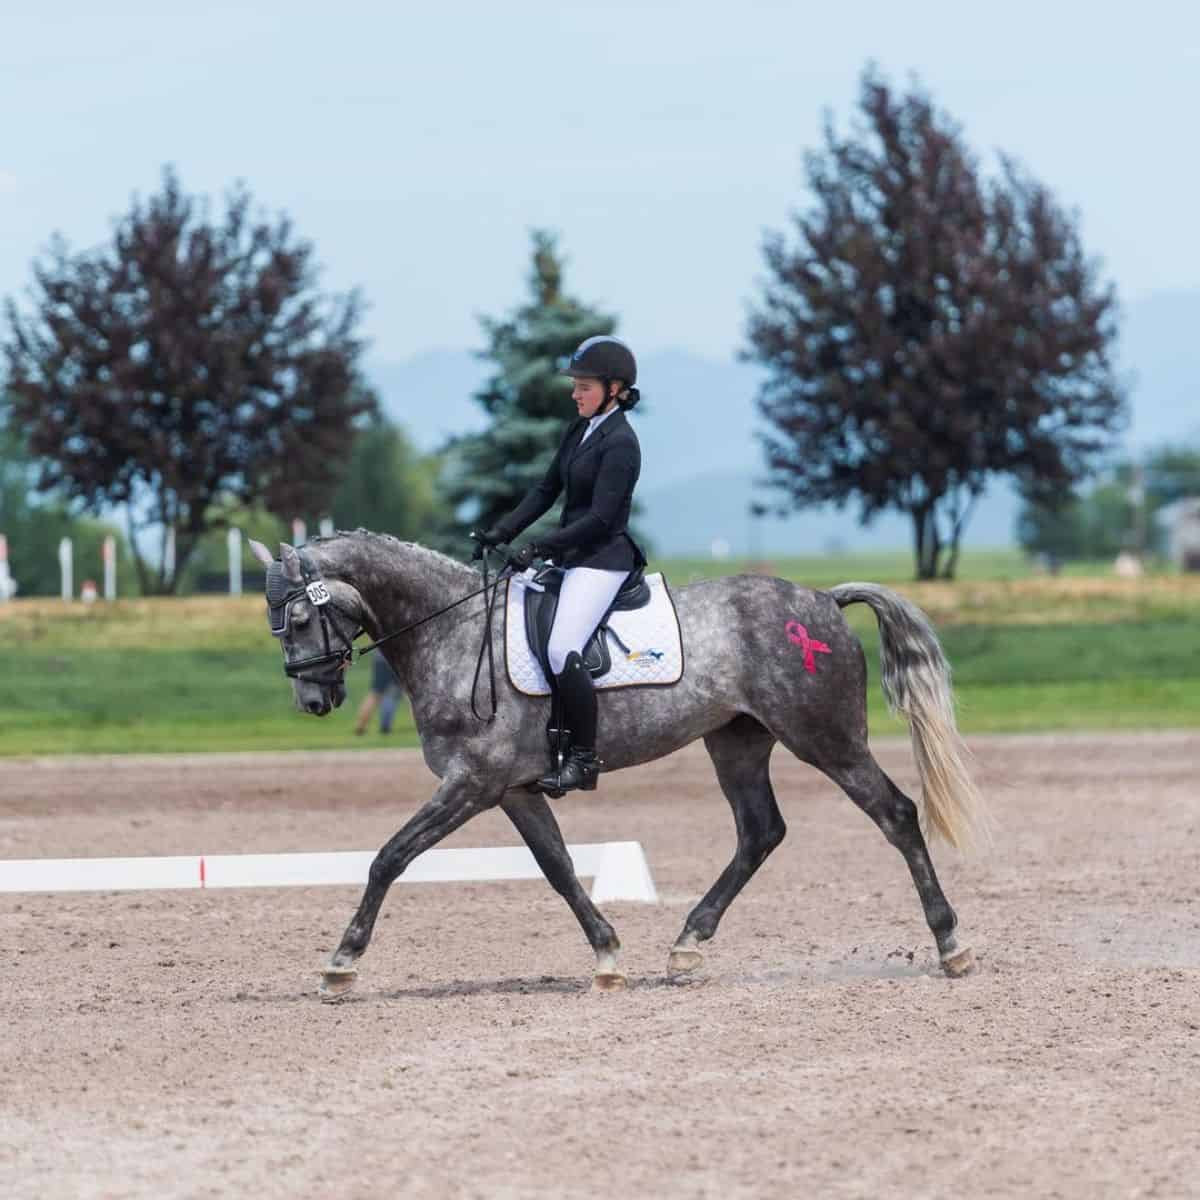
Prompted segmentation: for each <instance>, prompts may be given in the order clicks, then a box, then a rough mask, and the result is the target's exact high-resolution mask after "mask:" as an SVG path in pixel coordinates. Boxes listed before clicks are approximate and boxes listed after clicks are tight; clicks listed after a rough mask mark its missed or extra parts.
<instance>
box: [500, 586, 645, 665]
mask: <svg viewBox="0 0 1200 1200" xmlns="http://www.w3.org/2000/svg"><path fill="white" fill-rule="evenodd" d="M562 581H563V568H562V567H543V568H542V570H541V571H539V572H538V573H537V575H536V576H535V577H534V583H536V584H537V585H538V586H539V587H541V588H542V589H544V590H543V591H536V590H535V589H534V588H525V589H524V592H525V636H526V637H527V638H528V640H529V647H530V649H531V650H532V651H533V653H534V655H535V656H536V657H537V660H538V662H539V663H540V664H541V667H542V671H543V672H544V673H545V676H546V678H547V679H550V680H552V679H553V678H554V673H553V672H552V671H551V670H550V660H549V658H548V656H547V654H546V647H547V646H548V644H549V642H550V631H551V629H553V628H554V614H555V613H556V612H557V611H558V594H559V591H560V589H561V588H562ZM649 603H650V585H649V584H648V583H647V582H646V579H645V569H644V568H643V567H638V568H637V570H635V571H634V572H633V573H632V574H631V575H630V576H629V578H628V579H626V580H625V582H624V583H623V584H622V585H621V590H620V591H619V592H618V593H617V595H616V598H615V599H614V600H613V602H612V604H611V605H610V606H609V609H608V612H606V613H605V614H604V616H603V618H602V619H601V621H600V625H599V627H598V628H597V630H596V632H595V633H593V634H592V636H591V637H590V638H588V643H587V645H586V646H585V647H584V650H583V665H584V666H585V667H587V670H588V674H590V675H591V676H592V677H593V678H595V677H596V676H598V675H604V674H607V672H608V670H609V668H610V667H611V666H612V658H611V657H610V655H609V650H608V638H607V637H605V636H604V635H605V634H606V633H608V632H611V631H610V630H609V628H608V624H607V622H608V617H609V614H610V613H614V612H624V611H627V610H630V609H635V608H644V607H645V606H646V605H647V604H649ZM613 636H614V637H616V634H615V633H614V634H613ZM617 640H618V641H620V639H619V638H618V639H617Z"/></svg>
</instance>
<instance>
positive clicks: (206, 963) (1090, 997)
mask: <svg viewBox="0 0 1200 1200" xmlns="http://www.w3.org/2000/svg"><path fill="white" fill-rule="evenodd" d="M972 745H973V747H974V749H975V751H976V753H977V756H978V766H979V773H980V778H981V780H982V782H983V784H984V787H985V790H986V792H987V793H988V794H989V796H990V798H991V800H992V802H993V804H994V807H995V810H996V813H997V815H998V818H999V826H1000V828H999V834H998V840H997V844H996V847H995V849H994V850H992V851H991V852H990V853H988V854H986V855H983V856H981V857H977V858H973V859H960V858H959V857H957V856H956V855H953V854H950V853H948V852H945V851H939V852H937V858H938V862H939V867H940V870H941V873H942V877H943V882H944V883H945V885H946V890H947V893H948V895H949V897H950V900H951V902H952V903H953V904H954V905H955V907H956V908H957V909H958V913H959V917H960V921H961V927H962V929H963V931H964V932H965V934H966V936H967V938H968V939H969V940H970V941H971V942H972V943H973V944H974V947H975V949H976V951H977V953H978V956H979V960H980V962H979V969H978V970H977V972H976V973H975V974H974V975H973V976H971V977H970V978H968V979H965V980H960V981H950V980H947V979H944V978H942V977H941V975H940V974H939V972H938V970H937V967H936V962H935V957H934V952H933V942H932V938H931V937H930V935H929V934H928V932H927V930H926V929H925V927H924V924H923V921H922V918H921V913H920V908H919V906H918V903H917V898H916V894H915V892H914V890H913V888H912V886H911V884H910V882H909V879H908V876H907V872H906V871H905V869H904V865H903V862H902V861H901V859H900V858H899V856H898V855H897V854H895V852H894V851H892V850H891V849H890V848H889V847H888V846H887V844H886V843H885V842H884V840H883V838H882V837H881V836H880V835H879V834H878V833H877V832H876V830H875V829H874V827H873V826H871V825H870V824H869V823H868V822H867V820H866V819H865V818H864V817H863V816H862V815H861V814H859V813H858V811H857V810H856V809H854V808H853V806H852V805H851V804H850V802H849V801H848V800H847V799H845V798H844V797H843V796H841V795H840V793H837V792H835V791H834V789H833V788H832V786H831V785H830V784H828V783H827V782H826V781H825V780H824V779H823V778H821V777H820V776H818V775H817V774H816V773H815V772H813V771H811V770H810V769H808V768H805V767H803V766H801V765H800V764H798V763H796V762H794V761H793V760H791V759H790V758H789V757H788V756H787V755H786V753H785V752H783V751H778V752H777V755H776V760H775V783H776V791H777V792H778V794H779V797H780V802H781V805H782V807H783V810H784V813H785V816H786V817H787V819H788V823H789V826H790V834H789V837H788V839H787V840H786V841H785V843H784V844H783V846H782V847H781V849H780V850H779V851H778V852H777V853H776V855H775V856H774V857H773V858H772V859H771V860H770V861H769V862H768V863H767V864H766V866H765V867H764V868H763V870H762V871H761V872H760V874H759V875H758V877H757V878H756V879H755V880H754V881H753V882H752V883H751V885H750V886H749V888H748V889H747V890H746V892H745V893H744V894H743V895H742V897H741V898H740V899H739V900H738V901H737V902H736V903H735V904H734V906H733V907H732V908H731V909H730V911H729V914H728V916H727V917H726V920H725V923H724V924H723V926H722V928H721V930H720V932H719V934H718V936H717V938H716V939H715V940H714V941H713V942H711V943H710V944H709V947H708V956H707V961H706V967H705V970H704V972H703V974H702V975H701V976H700V978H698V979H697V980H695V981H694V982H690V983H686V984H668V983H667V982H666V981H665V976H664V971H665V965H666V955H667V949H668V947H669V945H670V943H671V942H672V940H673V939H674V937H675V935H676V933H677V932H678V930H679V928H680V926H681V924H682V922H683V919H684V915H685V913H686V911H687V909H688V907H689V906H690V905H691V904H692V903H693V902H694V900H695V899H696V898H697V897H698V896H699V894H700V893H701V892H702V891H703V890H704V889H705V888H706V887H707V886H708V884H709V883H710V882H711V881H712V880H713V879H714V878H715V876H716V875H717V873H718V872H719V871H720V869H721V867H722V866H723V865H724V862H725V861H726V859H727V858H728V855H729V852H730V850H731V847H732V843H733V834H732V827H731V821H730V818H729V814H728V811H727V809H726V807H725V804H724V801H723V799H722V798H721V796H720V793H719V792H718V790H717V788H716V784H715V781H714V779H713V777H712V773H711V770H710V768H709V765H708V760H707V758H706V756H705V755H704V752H703V750H702V749H700V748H698V747H693V748H691V749H689V750H687V751H685V752H684V753H681V754H679V755H676V756H674V757H672V758H670V759H668V760H666V761H664V762H662V763H658V764H655V765H652V766H649V767H644V768H639V769H637V770H635V771H629V772H624V773H618V774H614V775H612V776H608V777H605V779H604V780H603V781H602V783H601V788H600V791H598V792H597V793H596V794H595V795H594V796H589V797H585V798H577V799H567V800H563V801H560V802H559V803H558V805H557V809H558V811H559V813H560V816H561V819H562V822H563V825H564V828H565V831H566V834H567V837H568V840H569V841H575V842H590V841H607V840H625V839H633V838H636V839H639V840H640V841H641V842H642V843H643V844H644V846H645V848H646V852H647V855H648V858H649V861H650V865H651V868H652V870H653V873H654V877H655V881H656V883H657V885H658V888H659V891H660V894H661V903H659V904H658V905H656V906H650V905H634V904H612V905H608V906H606V908H607V911H608V912H609V915H610V917H612V918H613V919H614V921H615V924H616V925H617V928H618V931H619V932H620V934H621V936H622V939H623V941H624V944H625V948H626V957H625V962H626V967H627V969H628V970H629V973H630V979H631V983H632V986H631V988H630V989H629V990H628V991H627V992H626V993H624V994H615V995H596V994H592V993H590V992H589V991H588V987H587V985H588V981H589V976H590V971H591V964H592V956H591V952H590V950H589V949H588V947H587V945H586V942H585V941H584V939H583V936H582V934H581V933H580V932H579V930H578V928H577V926H576V924H575V922H574V919H573V918H572V916H571V914H570V912H569V911H568V909H567V908H566V906H565V905H564V904H563V903H562V902H561V901H560V900H559V899H558V897H557V896H556V895H554V893H552V892H551V891H550V889H549V888H548V887H547V886H546V885H545V884H543V883H541V882H528V883H503V884H475V885H469V886H467V885H455V884H419V885H408V886H403V885H401V886H397V888H396V889H395V890H394V891H393V893H392V895H391V897H390V898H389V901H388V903H387V905H386V907H385V910H384V915H383V918H382V919H381V920H380V923H379V926H378V929H377V932H376V936H375V941H374V943H373V944H372V946H371V949H370V950H369V952H368V954H367V956H366V957H365V958H364V959H363V961H362V968H363V970H362V975H361V977H360V984H359V991H358V992H357V994H356V995H355V997H354V998H353V999H352V1000H350V1001H348V1002H346V1003H343V1004H341V1005H337V1006H331V1005H322V1004H320V1003H319V1002H318V1001H317V999H316V997H315V985H316V982H317V980H316V974H315V971H316V968H317V967H318V966H319V964H320V963H321V962H322V961H323V959H324V957H325V956H326V955H327V954H328V953H329V951H330V949H331V948H332V946H333V945H334V943H335V942H336V940H337V938H338V936H339V935H340V933H341V930H342V928H343V926H344V925H345V922H346V920H347V919H348V917H349V915H350V913H351V911H352V909H353V906H354V904H355V903H356V900H357V893H356V891H355V890H353V889H344V888H312V889H299V888H295V889H286V890H283V889H279V890H262V891H223V892H222V891H218V892H204V893H201V892H158V893H152V892H146V893H125V894H95V895H79V894H75V895H53V896H52V895H19V896H14V895H7V896H0V966H2V968H3V969H2V973H0V1027H2V1034H0V1037H2V1043H0V1080H2V1083H0V1195H3V1196H5V1197H23V1196H30V1197H39V1198H50V1197H126V1196H130V1197H134V1196H136V1197H174V1196H189V1197H190V1196H197V1197H199V1196H226V1195H228V1196H264V1197H274V1196H280V1197H285V1196H286V1197H293V1196H337V1197H340V1198H355V1197H360V1196H361V1197H367V1196H370V1197H379V1196H405V1197H409V1196H415V1197H443V1196H480V1197H485V1196H486V1197H493V1196H501V1197H504V1196H528V1195H535V1194H541V1195H552V1196H589V1197H593V1196H595V1195H597V1194H600V1195H605V1194H612V1193H618V1194H621V1193H624V1194H628V1195H630V1196H660V1195H671V1196H686V1197H690V1196H721V1197H731V1196H732V1197H737V1196H776V1195H778V1196H783V1195H788V1196H795V1195H797V1194H799V1195H812V1196H820V1197H826V1196H881V1195H886V1196H889V1197H897V1196H900V1197H909V1196H920V1197H926V1196H952V1195H953V1196H959V1197H961V1196H972V1197H974V1196H1034V1195H1036V1196H1086V1197H1093V1196H1106V1197H1109V1196H1130V1197H1132V1196H1146V1197H1148V1196H1154V1197H1166V1196H1186V1195H1197V1194H1200V1132H1198V1131H1200V784H1198V774H1200V772H1198V768H1200V735H1196V734H1162V735H1155V736H1133V737H1109V736H1105V737H1088V738H1080V737H1071V738H1007V739H1002V738H980V739H973V741H972ZM878 752H879V756H880V758H881V760H882V761H883V763H884V765H885V766H886V767H887V769H888V770H889V771H891V772H892V774H893V775H894V776H895V777H896V778H897V779H898V781H899V782H900V783H901V785H902V786H903V787H905V788H906V790H909V791H912V790H914V788H915V778H914V771H913V767H912V759H911V755H910V753H909V751H908V749H907V747H906V746H904V745H902V744H900V743H893V742H889V743H885V744H881V745H880V746H879V747H878ZM430 787H431V782H430V777H429V776H428V774H427V773H426V771H425V768H424V767H423V766H422V764H421V762H420V759H419V757H418V756H417V755H416V754H415V753H409V752H381V753H377V754H372V755H366V756H364V755H341V754H332V755H312V756H281V755H275V756H263V755H260V756H247V757H238V756H220V757H192V758H176V759H156V760H150V759H141V760H133V759H125V760H120V759H92V760H60V761H49V760H47V761H42V762H26V763H19V762H8V763H5V764H2V765H0V857H8V858H27V857H37V856H52V857H65V856H75V855H135V854H137V855H140V854H183V853H199V852H205V853H231V852H240V851H283V850H331V849H365V848H373V847H375V846H376V845H378V844H379V843H381V842H383V841H384V840H385V839H386V838H387V837H388V836H389V835H390V834H391V833H392V832H393V831H394V830H395V829H396V828H397V827H398V826H399V825H400V824H401V822H402V821H403V820H404V818H405V817H407V816H408V815H409V814H410V813H411V812H412V811H413V809H414V808H415V806H416V805H417V804H418V803H420V801H421V800H422V799H423V798H424V797H425V796H426V795H427V794H428V793H429V791H430ZM516 841H517V838H516V835H515V831H513V830H512V829H511V827H510V826H509V825H508V824H507V822H506V820H505V818H504V817H503V816H502V815H498V814H488V815H487V816H485V817H483V818H481V819H479V820H478V821H477V822H475V823H474V824H473V825H470V826H468V827H467V828H466V829H465V830H463V831H460V833H459V834H458V835H457V836H456V837H455V838H454V839H452V841H451V842H450V843H448V844H450V845H497V844H509V843H513V842H516Z"/></svg>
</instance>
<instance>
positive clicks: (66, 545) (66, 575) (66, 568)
mask: <svg viewBox="0 0 1200 1200" xmlns="http://www.w3.org/2000/svg"><path fill="white" fill-rule="evenodd" d="M74 565H75V558H74V550H73V548H72V546H71V539H70V538H69V537H65V538H63V539H62V541H61V542H59V543H58V569H59V572H60V573H61V575H62V598H63V599H64V600H70V599H71V598H72V597H73V596H74V595H75V575H74Z"/></svg>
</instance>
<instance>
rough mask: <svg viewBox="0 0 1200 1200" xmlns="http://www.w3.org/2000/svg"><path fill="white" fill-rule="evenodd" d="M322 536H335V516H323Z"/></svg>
mask: <svg viewBox="0 0 1200 1200" xmlns="http://www.w3.org/2000/svg"><path fill="white" fill-rule="evenodd" d="M321 536H322V537H333V518H332V517H322V518H321Z"/></svg>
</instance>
